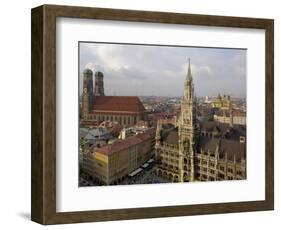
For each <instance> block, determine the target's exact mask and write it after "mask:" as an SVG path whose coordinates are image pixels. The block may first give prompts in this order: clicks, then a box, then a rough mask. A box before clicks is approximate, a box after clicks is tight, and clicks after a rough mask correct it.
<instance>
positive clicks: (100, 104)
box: [93, 96, 145, 112]
mask: <svg viewBox="0 0 281 230" xmlns="http://www.w3.org/2000/svg"><path fill="white" fill-rule="evenodd" d="M98 111H115V112H143V111H145V108H144V106H143V104H142V103H141V101H140V99H139V98H138V97H128V96H96V97H95V98H94V108H93V112H98Z"/></svg>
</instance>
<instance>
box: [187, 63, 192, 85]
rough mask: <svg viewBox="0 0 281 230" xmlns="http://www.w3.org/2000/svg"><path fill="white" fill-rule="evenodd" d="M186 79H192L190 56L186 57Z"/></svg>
mask: <svg viewBox="0 0 281 230" xmlns="http://www.w3.org/2000/svg"><path fill="white" fill-rule="evenodd" d="M187 80H192V75H191V68H190V58H188V70H187Z"/></svg>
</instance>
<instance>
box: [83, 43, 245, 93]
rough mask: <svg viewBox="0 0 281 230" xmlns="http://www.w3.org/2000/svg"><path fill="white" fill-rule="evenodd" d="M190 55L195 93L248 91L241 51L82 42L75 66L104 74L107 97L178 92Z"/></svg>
mask: <svg viewBox="0 0 281 230" xmlns="http://www.w3.org/2000/svg"><path fill="white" fill-rule="evenodd" d="M188 58H191V69H192V75H193V78H194V81H195V90H196V93H197V95H198V96H205V95H209V96H214V95H217V94H218V93H220V92H224V93H227V92H231V93H234V94H236V96H245V95H246V51H245V50H235V49H212V48H198V47H196V48H194V47H168V46H143V45H122V44H103V43H80V65H79V66H80V73H82V72H83V69H84V68H90V69H92V70H93V71H97V70H99V71H102V72H103V73H104V84H105V92H106V94H107V95H110V94H116V95H159V96H161V95H162V96H181V95H182V93H183V85H184V79H185V77H186V74H187V67H188V64H187V63H188ZM80 82H81V81H80ZM81 87H82V86H81Z"/></svg>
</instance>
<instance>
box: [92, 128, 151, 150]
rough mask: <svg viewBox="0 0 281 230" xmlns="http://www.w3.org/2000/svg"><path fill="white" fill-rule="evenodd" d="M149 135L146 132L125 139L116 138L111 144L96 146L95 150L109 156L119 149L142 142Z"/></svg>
mask: <svg viewBox="0 0 281 230" xmlns="http://www.w3.org/2000/svg"><path fill="white" fill-rule="evenodd" d="M149 138H151V136H150V135H149V134H147V133H141V134H138V135H136V136H132V137H129V138H127V139H125V140H117V141H115V142H113V143H112V144H109V145H105V146H102V147H100V148H96V149H95V152H97V153H101V154H104V155H107V156H110V155H112V154H114V153H117V152H119V151H121V150H124V149H127V148H129V147H132V146H134V145H137V144H139V143H142V142H143V141H145V140H148V139H149Z"/></svg>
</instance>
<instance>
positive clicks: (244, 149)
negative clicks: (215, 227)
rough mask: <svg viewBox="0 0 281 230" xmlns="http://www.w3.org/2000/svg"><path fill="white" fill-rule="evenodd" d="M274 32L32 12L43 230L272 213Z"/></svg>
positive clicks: (36, 184)
mask: <svg viewBox="0 0 281 230" xmlns="http://www.w3.org/2000/svg"><path fill="white" fill-rule="evenodd" d="M273 33H274V21H273V20H271V19H258V18H240V17H225V16H210V15H193V14H179V13H167V12H166V13H164V12H147V11H130V10H116V9H103V8H88V7H73V6H57V5H43V6H39V7H37V8H34V9H32V50H31V51H32V159H31V160H32V178H31V179H32V189H31V191H32V199H31V200H32V204H31V208H32V210H31V219H32V220H33V221H35V222H38V223H41V224H61V223H76V222H90V221H109V220H124V219H139V218H155V217H170V216H187V215H201V214H215V213H230V212H246V211H260V210H273V209H274V97H273V95H274V92H273V90H274V77H273V76H274V75H273V70H274V67H273V64H274V49H273V48H274V43H273V38H274V36H273Z"/></svg>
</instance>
